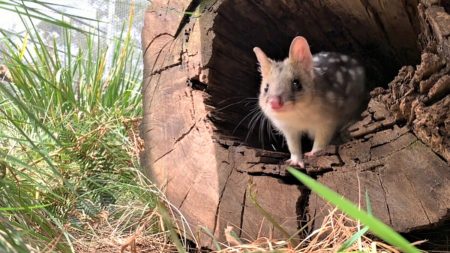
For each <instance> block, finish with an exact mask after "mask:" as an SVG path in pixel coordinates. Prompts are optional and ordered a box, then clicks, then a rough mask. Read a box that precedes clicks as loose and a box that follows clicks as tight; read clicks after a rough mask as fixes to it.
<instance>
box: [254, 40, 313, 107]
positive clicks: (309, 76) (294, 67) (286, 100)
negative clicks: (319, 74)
mask: <svg viewBox="0 0 450 253" xmlns="http://www.w3.org/2000/svg"><path fill="white" fill-rule="evenodd" d="M253 51H254V52H255V54H256V57H257V59H258V62H259V64H260V70H261V75H262V81H261V87H260V94H259V105H260V107H261V108H262V110H263V111H265V112H266V113H269V112H270V113H283V112H288V111H290V110H292V109H293V107H294V106H296V105H298V104H300V103H305V102H307V101H305V100H306V99H307V98H308V97H309V96H308V95H311V93H312V92H313V90H312V86H313V78H314V76H313V75H314V72H313V58H312V54H311V51H310V49H309V45H308V42H307V41H306V39H305V38H303V37H300V36H298V37H296V38H295V39H294V40H293V41H292V43H291V46H290V49H289V57H288V58H286V59H285V60H284V61H281V62H277V61H274V60H272V59H270V58H268V57H267V56H266V54H265V53H264V52H263V51H262V50H261V49H260V48H258V47H255V48H254V49H253Z"/></svg>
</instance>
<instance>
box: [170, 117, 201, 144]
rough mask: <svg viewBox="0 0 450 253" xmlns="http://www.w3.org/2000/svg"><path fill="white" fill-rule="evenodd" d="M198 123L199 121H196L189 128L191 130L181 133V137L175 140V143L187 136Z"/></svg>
mask: <svg viewBox="0 0 450 253" xmlns="http://www.w3.org/2000/svg"><path fill="white" fill-rule="evenodd" d="M196 125H197V122H195V123H194V124H192V126H191V127H190V128H189V130H187V132H186V133H183V134H181V136H180V137H178V139H176V140H175V143H174V145H175V144H177V143H178V142H180V141H181V140H182V139H184V137H186V136H187V135H188V134H189V133H191V131H192V129H194V127H195V126H196Z"/></svg>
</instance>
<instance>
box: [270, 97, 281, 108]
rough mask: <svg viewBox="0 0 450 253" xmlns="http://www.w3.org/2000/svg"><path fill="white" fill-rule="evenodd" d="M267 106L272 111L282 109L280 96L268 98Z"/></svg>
mask: <svg viewBox="0 0 450 253" xmlns="http://www.w3.org/2000/svg"><path fill="white" fill-rule="evenodd" d="M269 104H270V107H271V108H272V109H273V110H278V109H281V107H283V101H282V100H281V97H280V96H276V97H270V98H269Z"/></svg>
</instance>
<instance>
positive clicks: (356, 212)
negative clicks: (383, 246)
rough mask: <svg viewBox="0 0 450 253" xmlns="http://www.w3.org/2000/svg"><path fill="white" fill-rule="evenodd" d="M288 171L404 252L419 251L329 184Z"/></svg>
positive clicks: (294, 170)
mask: <svg viewBox="0 0 450 253" xmlns="http://www.w3.org/2000/svg"><path fill="white" fill-rule="evenodd" d="M288 171H289V172H290V173H291V174H292V175H294V177H296V178H297V179H298V180H299V181H300V182H302V183H303V184H304V185H306V186H307V187H308V188H310V189H311V190H312V191H313V192H314V193H316V194H317V195H319V196H320V197H322V198H323V199H325V200H326V201H328V202H330V203H331V204H333V205H335V206H336V207H337V208H339V210H341V211H342V212H344V213H345V214H347V215H348V216H350V217H352V218H353V219H356V220H359V221H360V222H361V223H362V224H364V225H366V226H367V227H369V230H370V231H371V232H372V233H373V234H374V235H376V236H378V237H379V238H381V239H382V240H384V241H386V242H388V243H390V244H391V245H392V246H395V247H398V248H399V249H401V250H402V251H403V252H406V253H419V252H420V251H419V249H417V248H416V247H414V246H413V245H412V244H411V243H409V242H408V241H407V240H406V239H405V238H403V237H402V236H401V235H400V234H398V233H397V232H395V231H394V230H393V229H392V228H391V227H389V226H387V225H386V224H384V223H383V222H381V221H380V220H378V219H377V218H375V217H373V216H372V215H370V214H368V213H366V212H364V211H362V210H360V209H359V208H358V207H357V206H356V205H354V204H353V203H352V202H350V201H349V200H347V199H345V198H344V197H343V196H341V195H339V194H338V193H336V192H335V191H333V190H331V189H330V188H328V187H327V186H325V185H323V184H320V183H318V182H316V181H315V180H314V179H312V178H311V177H309V176H308V175H306V174H304V173H302V172H300V171H298V170H296V169H294V168H292V167H289V168H288Z"/></svg>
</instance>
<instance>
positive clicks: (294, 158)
mask: <svg viewBox="0 0 450 253" xmlns="http://www.w3.org/2000/svg"><path fill="white" fill-rule="evenodd" d="M287 163H288V164H289V165H293V166H299V167H300V168H305V163H304V162H303V159H302V158H301V157H299V156H296V155H291V159H289V160H287Z"/></svg>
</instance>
